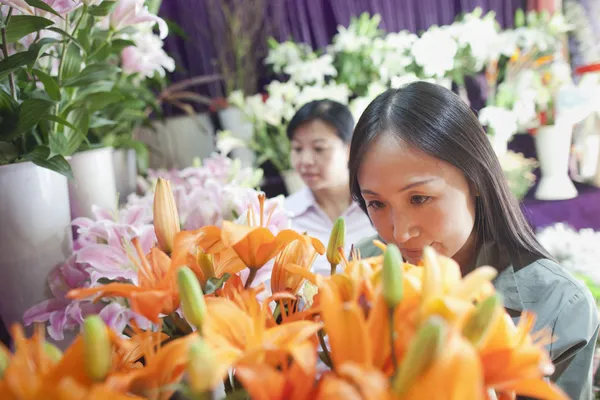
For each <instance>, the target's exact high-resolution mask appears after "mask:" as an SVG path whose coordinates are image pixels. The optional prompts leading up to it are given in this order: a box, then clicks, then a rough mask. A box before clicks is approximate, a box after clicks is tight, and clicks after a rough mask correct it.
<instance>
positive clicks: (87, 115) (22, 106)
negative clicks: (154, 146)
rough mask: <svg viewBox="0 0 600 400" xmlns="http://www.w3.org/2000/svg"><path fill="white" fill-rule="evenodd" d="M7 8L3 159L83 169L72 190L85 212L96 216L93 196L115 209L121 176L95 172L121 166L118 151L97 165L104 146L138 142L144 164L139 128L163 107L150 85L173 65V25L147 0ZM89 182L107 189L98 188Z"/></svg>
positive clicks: (6, 4)
mask: <svg viewBox="0 0 600 400" xmlns="http://www.w3.org/2000/svg"><path fill="white" fill-rule="evenodd" d="M30 3H31V4H30ZM153 3H156V2H153ZM0 4H1V9H2V28H1V29H2V31H3V38H4V39H3V42H2V50H3V54H4V57H3V60H2V61H1V62H0V84H1V86H0V96H1V97H2V99H3V101H2V118H3V123H2V129H3V132H2V133H3V134H2V136H1V139H0V140H1V141H2V151H3V157H1V159H2V163H3V164H6V163H13V162H22V161H31V162H33V163H35V164H37V165H39V166H42V167H44V168H50V169H52V170H54V171H56V172H59V173H61V174H64V175H65V176H67V177H69V178H73V177H74V176H75V175H77V180H78V182H70V191H71V193H72V194H73V195H74V197H73V199H72V200H73V203H74V204H75V207H74V209H75V210H78V209H80V210H81V213H83V214H80V215H88V216H89V215H90V214H89V213H90V210H89V204H88V203H87V202H86V198H89V197H92V198H94V199H95V201H96V202H97V203H100V204H101V205H102V206H104V207H114V205H115V200H114V199H115V198H116V189H115V185H114V179H113V181H111V182H109V180H107V179H103V178H102V177H101V176H100V177H95V176H94V175H90V173H92V172H94V173H98V174H109V173H113V172H112V171H113V170H114V169H113V165H112V156H111V155H110V154H109V155H106V156H105V157H103V158H102V160H105V163H103V164H99V163H98V161H99V159H98V158H97V157H98V152H97V151H96V148H99V147H114V148H133V149H136V151H137V153H138V155H139V156H140V157H139V158H140V165H142V166H143V164H145V163H146V162H145V161H144V159H145V158H147V154H146V153H147V151H146V148H145V146H144V145H143V144H142V143H141V142H138V141H135V140H134V139H133V136H132V133H133V130H134V128H135V127H136V126H138V125H140V124H141V123H143V122H144V121H146V120H147V118H148V109H152V108H155V106H156V99H155V96H154V94H153V93H152V90H151V88H152V86H153V85H158V86H160V85H161V84H162V79H163V78H164V75H165V70H169V71H172V70H173V68H174V62H173V60H172V59H171V58H170V57H168V56H167V55H166V53H165V52H164V50H162V40H163V39H164V38H165V36H166V35H167V29H166V27H167V25H166V23H165V22H164V21H163V20H162V19H160V18H158V17H157V16H156V15H155V14H152V13H151V12H150V11H149V10H148V8H147V7H146V6H145V5H144V0H118V1H108V0H107V1H102V0H92V1H67V2H65V1H52V2H49V1H46V2H44V1H33V2H25V1H17V0H2V2H0ZM154 6H155V5H154ZM53 7H56V9H55V8H53ZM154 26H158V28H159V30H160V33H159V35H156V34H154V33H153V27H154ZM90 151H93V152H94V153H93V154H89V155H88V154H87V153H88V152H90ZM69 157H73V158H72V159H71V162H68V161H67V159H66V158H69ZM88 158H89V160H88ZM90 163H94V164H93V167H94V168H88V166H89V164H90ZM78 168H82V170H81V171H79V173H77V172H75V173H74V171H73V170H74V169H78ZM89 182H99V183H100V182H101V183H103V185H104V186H102V187H101V188H100V190H98V186H93V185H90V183H89ZM91 190H94V192H90V191H91ZM103 194H105V196H104V197H102V195H103ZM74 216H77V215H74Z"/></svg>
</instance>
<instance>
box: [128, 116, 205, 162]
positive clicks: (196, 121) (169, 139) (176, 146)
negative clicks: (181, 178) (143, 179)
mask: <svg viewBox="0 0 600 400" xmlns="http://www.w3.org/2000/svg"><path fill="white" fill-rule="evenodd" d="M214 136H215V128H214V126H213V124H212V121H211V119H210V116H209V115H208V114H196V115H195V116H193V117H192V116H188V115H184V116H179V117H170V118H167V119H165V120H161V121H155V122H154V123H153V124H152V128H140V129H138V130H136V132H135V137H136V138H137V139H139V140H141V141H142V142H144V143H145V144H146V145H148V148H149V150H150V155H149V156H150V157H149V164H150V168H153V169H158V168H177V169H183V168H186V167H189V166H191V165H193V164H194V160H195V159H196V158H199V159H202V158H204V157H208V156H209V155H210V154H211V153H212V152H213V151H214V150H215V143H214Z"/></svg>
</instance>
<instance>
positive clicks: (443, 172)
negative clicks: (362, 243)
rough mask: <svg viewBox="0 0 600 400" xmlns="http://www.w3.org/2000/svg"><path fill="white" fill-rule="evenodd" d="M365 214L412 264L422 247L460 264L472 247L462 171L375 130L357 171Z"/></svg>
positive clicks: (470, 204) (468, 193)
mask: <svg viewBox="0 0 600 400" xmlns="http://www.w3.org/2000/svg"><path fill="white" fill-rule="evenodd" d="M358 183H359V185H360V188H361V193H362V196H363V199H364V200H365V203H366V205H367V211H368V213H369V217H370V218H371V220H372V221H373V224H374V226H375V229H377V232H378V233H379V235H380V236H381V238H382V239H383V240H384V241H386V242H387V243H394V244H396V245H397V246H398V247H399V248H400V251H401V252H402V255H403V256H404V258H405V259H406V260H407V261H408V262H410V263H413V264H416V263H417V262H418V261H419V260H420V259H421V257H422V253H423V247H425V246H431V247H433V248H434V249H435V250H436V251H437V252H438V253H441V254H443V255H445V256H448V257H453V258H454V259H455V260H456V261H457V262H458V263H459V264H460V265H461V266H462V265H464V264H465V263H470V262H471V261H472V258H473V255H474V249H475V245H476V244H475V243H474V242H475V239H474V237H475V235H474V234H472V233H473V226H474V224H475V193H473V191H472V190H471V187H470V186H471V185H469V182H468V181H467V179H466V178H465V176H464V174H463V173H462V172H461V171H460V170H459V169H457V168H456V167H454V166H452V165H451V164H448V163H447V162H445V161H442V160H439V159H437V158H434V157H432V156H430V155H427V154H425V153H424V152H422V151H420V150H418V149H415V148H412V147H410V146H408V145H406V144H405V143H403V142H401V141H400V140H398V139H397V138H395V137H393V136H392V135H388V134H383V135H380V136H379V138H377V139H376V140H375V141H374V142H373V143H372V144H371V145H370V148H369V150H368V151H367V153H366V154H365V158H364V160H363V161H362V162H361V166H360V169H359V171H358Z"/></svg>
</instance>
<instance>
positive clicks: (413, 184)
mask: <svg viewBox="0 0 600 400" xmlns="http://www.w3.org/2000/svg"><path fill="white" fill-rule="evenodd" d="M438 179H439V178H429V179H423V180H422V181H417V182H413V183H409V184H408V185H406V186H404V187H403V188H402V189H400V190H398V193H401V192H404V191H406V190H408V189H412V188H414V187H417V186H421V185H424V184H426V183H429V182H432V181H436V180H438ZM360 192H361V193H363V194H370V195H373V196H379V194H378V193H376V192H374V191H372V190H369V189H361V191H360Z"/></svg>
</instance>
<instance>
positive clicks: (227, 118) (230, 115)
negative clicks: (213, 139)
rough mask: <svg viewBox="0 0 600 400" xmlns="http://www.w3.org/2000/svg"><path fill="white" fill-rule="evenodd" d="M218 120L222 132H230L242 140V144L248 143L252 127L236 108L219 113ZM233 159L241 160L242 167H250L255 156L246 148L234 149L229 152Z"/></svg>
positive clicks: (228, 108) (229, 108)
mask: <svg viewBox="0 0 600 400" xmlns="http://www.w3.org/2000/svg"><path fill="white" fill-rule="evenodd" d="M219 120H220V122H221V127H222V128H223V129H224V130H227V131H230V132H231V133H232V134H233V136H234V137H236V138H238V139H242V140H243V141H244V142H248V141H250V140H251V139H252V135H253V133H254V127H253V126H252V123H251V122H249V121H248V120H247V119H246V116H245V115H244V113H243V112H242V110H240V109H239V108H237V107H227V108H225V109H223V110H220V111H219ZM231 156H232V157H233V158H238V159H240V160H241V162H242V164H243V165H244V166H247V167H250V166H252V165H253V164H254V159H255V158H256V157H255V154H254V151H252V150H251V149H249V148H247V147H241V148H237V149H234V150H233V151H232V152H231Z"/></svg>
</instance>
